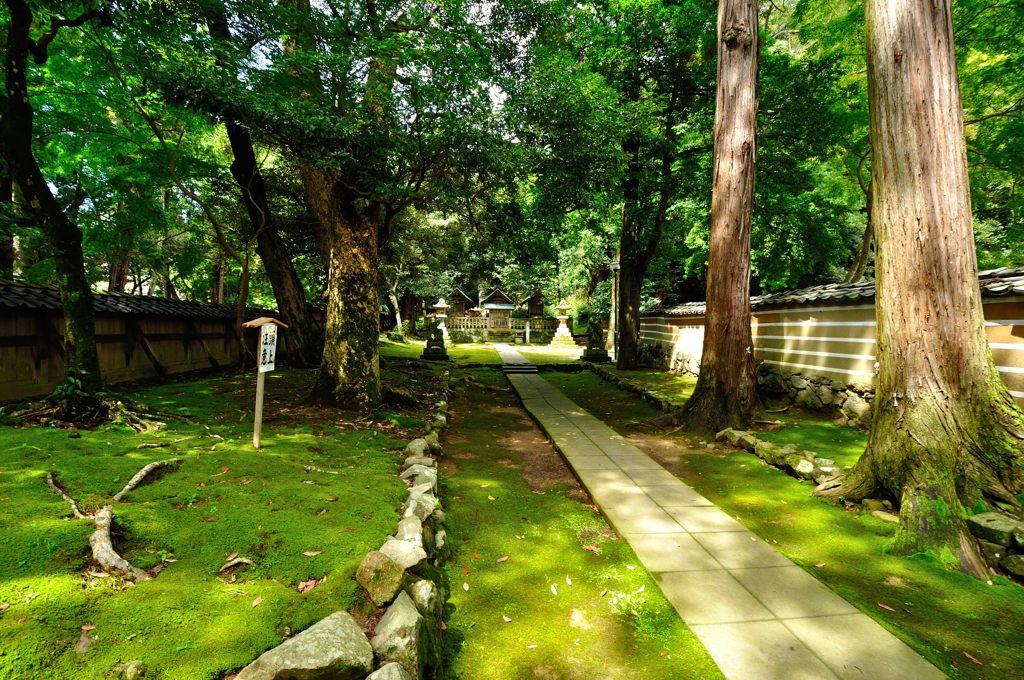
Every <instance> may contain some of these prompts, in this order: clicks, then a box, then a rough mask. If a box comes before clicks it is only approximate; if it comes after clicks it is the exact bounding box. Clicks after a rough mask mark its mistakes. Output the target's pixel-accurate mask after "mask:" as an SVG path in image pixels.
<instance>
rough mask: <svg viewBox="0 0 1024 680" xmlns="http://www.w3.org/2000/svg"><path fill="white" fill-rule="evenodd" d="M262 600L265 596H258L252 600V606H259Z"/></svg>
mask: <svg viewBox="0 0 1024 680" xmlns="http://www.w3.org/2000/svg"><path fill="white" fill-rule="evenodd" d="M260 602H263V598H262V597H257V598H256V599H255V600H253V601H252V606H253V607H258V606H259V604H260Z"/></svg>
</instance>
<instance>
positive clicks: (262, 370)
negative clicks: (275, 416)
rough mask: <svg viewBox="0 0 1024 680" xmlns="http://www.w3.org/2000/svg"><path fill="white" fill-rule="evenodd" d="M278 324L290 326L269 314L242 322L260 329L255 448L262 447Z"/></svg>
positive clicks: (254, 427) (245, 326) (257, 346)
mask: <svg viewBox="0 0 1024 680" xmlns="http://www.w3.org/2000/svg"><path fill="white" fill-rule="evenodd" d="M278 326H280V327H281V328H288V326H286V325H285V324H283V323H281V322H280V321H278V320H277V319H272V318H270V317H269V316H261V317H260V318H258V319H253V320H252V321H246V322H245V323H243V324H242V328H259V329H260V339H259V344H257V345H256V364H257V373H256V414H255V417H254V418H253V424H252V446H253V448H255V449H258V448H260V435H261V434H263V391H264V385H265V382H266V377H267V373H269V372H270V371H273V370H274V359H275V358H276V356H277V327H278Z"/></svg>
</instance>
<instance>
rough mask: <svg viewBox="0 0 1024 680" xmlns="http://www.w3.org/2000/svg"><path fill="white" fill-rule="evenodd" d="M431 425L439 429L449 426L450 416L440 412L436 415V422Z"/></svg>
mask: <svg viewBox="0 0 1024 680" xmlns="http://www.w3.org/2000/svg"><path fill="white" fill-rule="evenodd" d="M430 426H431V427H432V428H434V429H437V430H443V429H444V428H446V427H448V418H447V417H446V416H445V415H444V414H443V413H438V414H437V415H436V416H434V422H432V423H431V424H430Z"/></svg>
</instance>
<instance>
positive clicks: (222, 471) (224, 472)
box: [210, 465, 229, 477]
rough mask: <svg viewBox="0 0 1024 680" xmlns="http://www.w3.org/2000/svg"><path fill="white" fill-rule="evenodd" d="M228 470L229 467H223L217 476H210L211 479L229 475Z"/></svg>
mask: <svg viewBox="0 0 1024 680" xmlns="http://www.w3.org/2000/svg"><path fill="white" fill-rule="evenodd" d="M228 469H229V468H228V466H227V465H222V466H221V468H220V472H218V473H217V474H215V475H210V476H211V477H220V476H221V475H226V474H227V473H228Z"/></svg>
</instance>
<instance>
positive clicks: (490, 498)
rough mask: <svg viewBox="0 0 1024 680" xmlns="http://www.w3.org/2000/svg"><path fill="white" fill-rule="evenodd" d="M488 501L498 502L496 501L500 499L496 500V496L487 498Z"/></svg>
mask: <svg viewBox="0 0 1024 680" xmlns="http://www.w3.org/2000/svg"><path fill="white" fill-rule="evenodd" d="M487 500H489V501H496V500H498V499H497V498H495V497H494V496H488V497H487Z"/></svg>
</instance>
